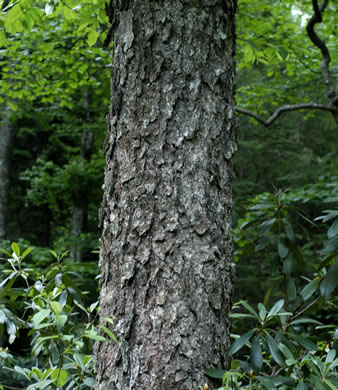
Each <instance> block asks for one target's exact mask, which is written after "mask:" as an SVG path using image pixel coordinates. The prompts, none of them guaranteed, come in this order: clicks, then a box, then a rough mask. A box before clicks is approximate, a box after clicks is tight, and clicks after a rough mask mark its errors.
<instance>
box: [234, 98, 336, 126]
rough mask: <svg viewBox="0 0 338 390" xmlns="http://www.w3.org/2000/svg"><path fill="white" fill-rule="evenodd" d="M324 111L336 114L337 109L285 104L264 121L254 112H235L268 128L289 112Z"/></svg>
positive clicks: (241, 109) (324, 106) (325, 106)
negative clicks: (249, 117)
mask: <svg viewBox="0 0 338 390" xmlns="http://www.w3.org/2000/svg"><path fill="white" fill-rule="evenodd" d="M304 109H306V110H324V111H330V112H332V113H334V112H335V111H336V108H335V107H334V106H329V105H325V104H318V103H301V104H285V105H283V106H281V107H279V108H277V110H276V111H275V112H274V113H273V114H272V115H271V116H270V117H269V118H268V119H266V120H265V119H263V118H262V117H261V116H259V115H257V114H255V113H254V112H252V111H249V110H246V109H244V108H240V107H236V108H235V110H236V111H237V112H239V113H241V114H244V115H248V116H251V117H252V118H255V119H256V120H257V121H258V122H260V123H262V125H264V126H266V127H268V126H270V125H271V124H272V123H273V122H274V121H275V120H276V119H277V118H278V117H279V116H280V115H281V114H283V113H284V112H288V111H296V110H304Z"/></svg>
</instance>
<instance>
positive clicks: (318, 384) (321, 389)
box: [316, 378, 327, 390]
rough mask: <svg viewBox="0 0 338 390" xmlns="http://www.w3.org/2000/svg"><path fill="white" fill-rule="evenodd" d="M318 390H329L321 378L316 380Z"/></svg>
mask: <svg viewBox="0 0 338 390" xmlns="http://www.w3.org/2000/svg"><path fill="white" fill-rule="evenodd" d="M316 390H327V388H326V387H325V386H324V385H323V383H322V382H321V381H320V379H319V378H318V379H317V380H316Z"/></svg>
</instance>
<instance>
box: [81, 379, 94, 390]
mask: <svg viewBox="0 0 338 390" xmlns="http://www.w3.org/2000/svg"><path fill="white" fill-rule="evenodd" d="M83 383H84V384H85V385H86V386H88V387H90V388H91V389H94V388H95V379H94V378H90V377H87V378H84V379H83Z"/></svg>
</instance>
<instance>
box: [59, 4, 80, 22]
mask: <svg viewBox="0 0 338 390" xmlns="http://www.w3.org/2000/svg"><path fill="white" fill-rule="evenodd" d="M62 13H63V16H64V17H65V19H66V20H68V21H72V20H74V19H76V18H77V14H76V12H74V11H73V10H72V9H70V8H69V7H68V5H64V6H63V7H62Z"/></svg>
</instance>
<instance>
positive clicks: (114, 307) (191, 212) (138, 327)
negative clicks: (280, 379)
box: [96, 0, 235, 390]
mask: <svg viewBox="0 0 338 390" xmlns="http://www.w3.org/2000/svg"><path fill="white" fill-rule="evenodd" d="M121 3H122V5H121ZM234 3H235V2H234V1H233V0H224V1H222V0H213V1H210V0H204V1H203V0H198V1H191V0H189V1H186V0H173V1H156V2H154V1H148V0H142V1H137V0H134V1H133V0H131V1H129V2H120V1H118V0H116V1H112V4H111V5H112V12H113V13H114V15H112V16H113V17H112V20H115V22H116V26H115V36H114V60H113V69H112V80H111V82H112V105H111V112H110V114H109V116H108V127H109V129H108V135H107V139H106V143H105V154H106V159H107V166H106V173H105V191H104V199H103V204H102V215H103V221H102V223H103V231H102V243H101V244H102V250H101V259H100V263H101V271H102V273H101V297H100V310H101V313H100V315H101V321H102V323H104V322H105V320H104V317H113V316H114V317H116V323H115V326H114V327H113V331H114V332H115V333H116V336H117V337H118V340H119V343H118V345H117V344H115V343H113V342H112V343H108V344H106V343H100V344H98V345H97V348H96V349H97V350H96V354H97V389H100V390H109V389H118V390H127V389H137V390H145V389H147V390H149V389H156V390H166V389H167V390H169V389H170V390H175V389H177V390H185V389H186V390H191V389H194V390H195V389H196V390H198V389H199V388H200V386H203V385H204V384H205V383H206V382H207V379H206V378H205V376H204V375H203V370H204V369H205V368H208V367H218V368H220V367H224V366H225V365H226V363H227V354H226V350H227V348H228V346H229V342H230V341H229V324H230V321H229V318H228V313H229V310H230V307H231V295H232V285H233V274H234V269H233V263H232V243H231V205H232V199H231V190H230V181H231V176H232V156H233V153H234V151H235V140H234V138H235V136H234V97H233V93H234V72H235V69H234V59H233V57H234V51H235V43H234V40H235V31H234V10H235V4H234ZM106 325H107V324H106ZM209 386H211V384H210V383H209Z"/></svg>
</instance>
